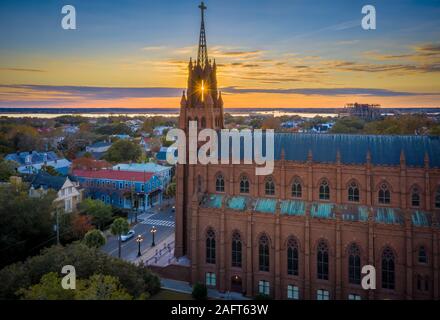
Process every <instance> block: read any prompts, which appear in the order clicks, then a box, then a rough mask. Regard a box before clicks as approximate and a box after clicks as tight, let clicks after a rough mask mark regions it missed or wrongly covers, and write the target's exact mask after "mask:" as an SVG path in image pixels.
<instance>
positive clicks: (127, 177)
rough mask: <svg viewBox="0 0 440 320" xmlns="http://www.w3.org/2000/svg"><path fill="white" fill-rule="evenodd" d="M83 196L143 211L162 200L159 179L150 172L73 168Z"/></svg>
mask: <svg viewBox="0 0 440 320" xmlns="http://www.w3.org/2000/svg"><path fill="white" fill-rule="evenodd" d="M73 175H74V176H75V178H76V179H77V180H78V181H79V183H80V186H81V187H82V188H84V189H85V194H86V196H87V197H90V198H92V199H99V200H101V201H103V202H105V203H107V204H110V205H112V206H114V207H117V208H121V209H131V208H135V209H136V210H139V211H144V210H146V209H148V208H151V207H152V206H155V205H159V204H161V203H162V190H163V186H162V181H161V179H159V178H158V177H157V176H156V175H153V174H152V173H145V172H137V171H123V170H73Z"/></svg>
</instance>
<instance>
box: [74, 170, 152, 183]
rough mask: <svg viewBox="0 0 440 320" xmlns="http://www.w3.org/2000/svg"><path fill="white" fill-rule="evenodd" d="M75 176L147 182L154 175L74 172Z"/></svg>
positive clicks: (114, 171) (96, 171)
mask: <svg viewBox="0 0 440 320" xmlns="http://www.w3.org/2000/svg"><path fill="white" fill-rule="evenodd" d="M73 175H74V176H76V177H82V178H91V179H107V180H125V181H137V182H139V181H142V182H147V181H148V180H150V179H151V177H152V176H153V174H151V173H149V172H146V173H144V172H136V171H122V170H121V171H119V170H108V169H105V170H79V169H76V170H73Z"/></svg>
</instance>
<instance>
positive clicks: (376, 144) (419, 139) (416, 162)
mask: <svg viewBox="0 0 440 320" xmlns="http://www.w3.org/2000/svg"><path fill="white" fill-rule="evenodd" d="M263 136H264V135H263ZM243 144H244V140H243V138H242V139H241V145H242V148H241V159H243V156H244V150H243V149H244V148H243ZM274 144H275V149H274V157H275V160H279V159H281V150H282V149H284V157H285V159H286V160H292V161H298V162H305V161H307V156H308V153H309V151H311V152H312V160H313V161H314V162H321V163H335V162H336V154H337V152H338V151H339V153H340V155H341V163H342V164H365V163H366V162H367V160H366V158H367V153H368V151H370V155H371V163H372V164H374V165H399V164H400V154H401V151H402V150H403V152H404V154H405V160H406V164H407V165H408V166H415V167H423V166H424V157H425V153H427V154H428V156H429V165H430V167H440V137H434V136H403V135H399V136H398V135H356V134H313V133H275V137H274ZM220 145H221V140H220V139H219V154H221V153H220V150H221V146H220ZM230 145H232V143H231V142H230ZM265 145H266V143H265V138H263V155H265Z"/></svg>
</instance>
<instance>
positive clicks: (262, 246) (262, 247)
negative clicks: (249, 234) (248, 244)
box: [258, 234, 269, 271]
mask: <svg viewBox="0 0 440 320" xmlns="http://www.w3.org/2000/svg"><path fill="white" fill-rule="evenodd" d="M258 265H259V270H260V271H269V238H268V237H267V236H266V235H265V234H263V235H262V236H261V237H260V239H259V241H258Z"/></svg>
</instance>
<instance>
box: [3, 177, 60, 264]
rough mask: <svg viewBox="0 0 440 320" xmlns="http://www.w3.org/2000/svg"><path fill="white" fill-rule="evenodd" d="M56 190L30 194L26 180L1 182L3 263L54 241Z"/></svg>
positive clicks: (33, 252) (20, 257)
mask: <svg viewBox="0 0 440 320" xmlns="http://www.w3.org/2000/svg"><path fill="white" fill-rule="evenodd" d="M55 197H56V194H55V192H52V191H50V192H48V193H47V194H46V195H43V196H42V197H29V195H28V190H27V186H26V185H25V184H6V185H1V186H0V235H1V236H0V267H2V266H5V265H7V264H9V263H12V262H14V261H17V260H19V259H23V258H25V257H26V256H28V255H29V254H35V253H37V252H38V251H39V250H40V249H41V248H42V247H43V246H47V245H51V244H53V243H54V241H55V238H54V233H53V229H52V228H53V223H54V218H53V216H52V213H53V201H54V199H55Z"/></svg>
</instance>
